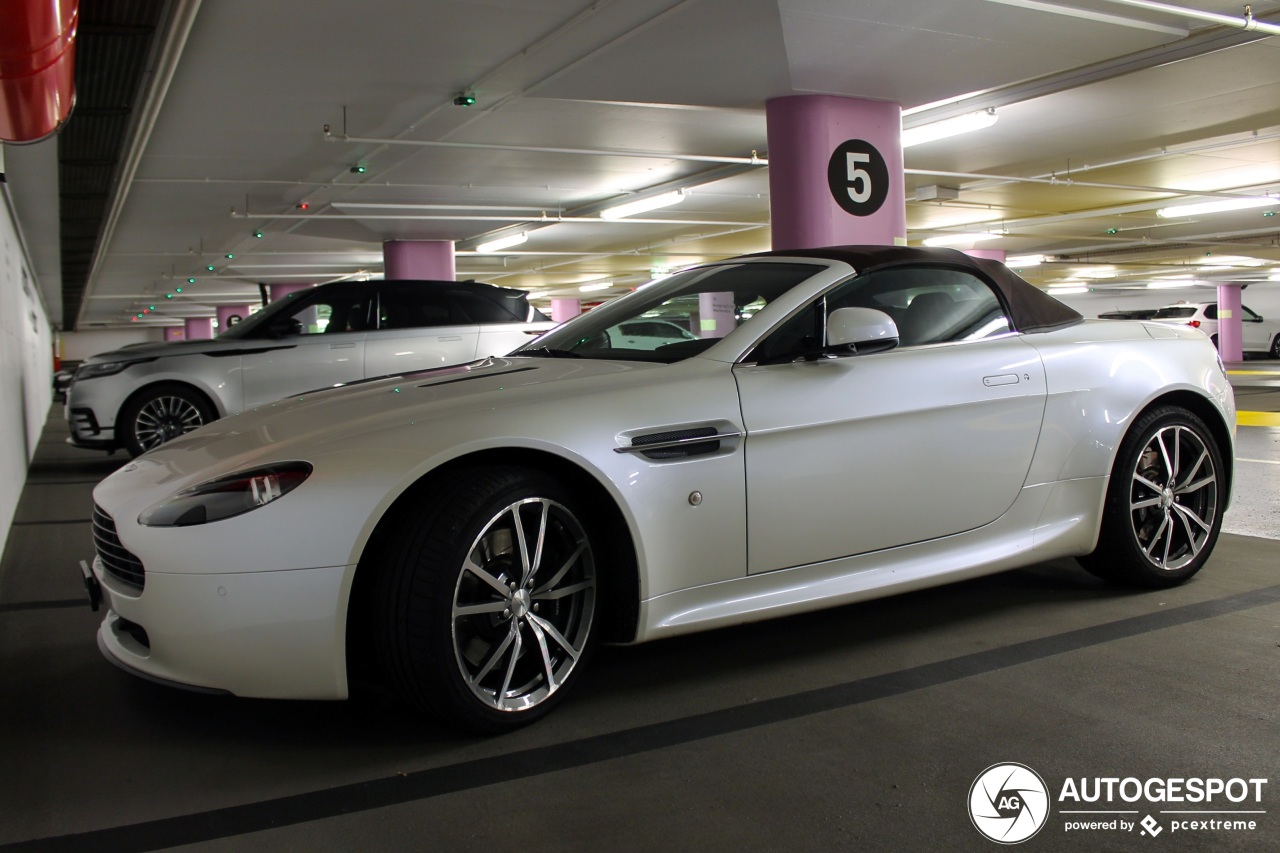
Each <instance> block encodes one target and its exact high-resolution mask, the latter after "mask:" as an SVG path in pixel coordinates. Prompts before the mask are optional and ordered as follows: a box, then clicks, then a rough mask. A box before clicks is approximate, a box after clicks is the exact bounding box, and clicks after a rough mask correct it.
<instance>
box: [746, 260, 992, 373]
mask: <svg viewBox="0 0 1280 853" xmlns="http://www.w3.org/2000/svg"><path fill="white" fill-rule="evenodd" d="M838 308H874V309H876V310H878V311H883V312H884V313H885V314H887V315H889V317H890V318H891V319H892V320H893V321H894V323H895V324H896V325H897V327H898V335H899V339H898V340H899V347H914V346H926V345H928V344H940V343H949V342H953V341H970V340H979V339H981V338H989V337H993V336H995V335H1002V334H1007V333H1008V332H1010V331H1011V330H1012V325H1011V324H1010V322H1009V318H1008V315H1007V314H1006V313H1005V310H1004V306H1003V305H1002V304H1001V302H1000V300H999V298H998V297H997V296H996V294H995V291H994V290H993V289H992V288H991V286H990V285H988V284H987V283H986V282H984V281H982V280H981V279H979V278H977V277H976V276H974V275H972V274H970V273H967V272H963V271H960V270H952V269H943V268H938V267H897V268H893V269H887V270H876V271H872V272H869V273H866V274H863V275H860V276H856V277H855V278H852V279H849V280H848V281H846V282H844V283H842V284H840V285H837V286H836V287H835V288H834V289H833V290H831V291H829V292H828V293H827V294H826V295H825V296H823V297H822V298H821V299H818V300H817V301H816V302H814V303H813V304H812V305H811V306H809V307H808V308H806V309H805V310H803V311H801V312H800V313H799V314H797V315H795V316H793V317H792V318H791V319H789V320H788V321H787V322H786V323H784V324H783V325H782V326H780V327H779V328H778V329H777V330H776V331H775V332H774V333H773V334H771V335H770V336H769V337H768V338H766V339H765V340H764V341H762V342H761V343H760V345H759V346H758V347H757V348H756V350H755V351H754V352H752V353H751V354H750V355H749V359H750V360H755V361H766V360H767V361H774V360H785V359H786V358H787V357H788V356H795V357H800V356H802V355H805V354H812V353H814V352H815V351H817V350H818V349H819V348H821V346H822V345H823V343H824V336H825V329H826V318H827V317H828V316H830V314H831V312H832V311H835V310H836V309H838Z"/></svg>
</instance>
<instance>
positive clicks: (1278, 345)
mask: <svg viewBox="0 0 1280 853" xmlns="http://www.w3.org/2000/svg"><path fill="white" fill-rule="evenodd" d="M1271 357H1272V358H1280V335H1276V336H1275V339H1274V340H1272V341H1271Z"/></svg>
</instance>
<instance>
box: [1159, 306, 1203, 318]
mask: <svg viewBox="0 0 1280 853" xmlns="http://www.w3.org/2000/svg"><path fill="white" fill-rule="evenodd" d="M1195 313H1196V309H1195V306H1194V305H1171V306H1169V307H1168V308H1161V309H1160V310H1159V311H1157V312H1156V313H1155V314H1154V315H1153V316H1152V318H1151V319H1152V320H1181V319H1182V318H1183V317H1190V316H1192V315H1193V314H1195Z"/></svg>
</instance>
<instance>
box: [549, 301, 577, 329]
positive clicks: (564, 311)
mask: <svg viewBox="0 0 1280 853" xmlns="http://www.w3.org/2000/svg"><path fill="white" fill-rule="evenodd" d="M581 313H582V302H581V301H579V300H577V299H552V300H551V319H552V320H554V321H555V322H557V323H563V322H564V321H565V320H568V319H571V318H573V317H577V316H578V315H579V314H581Z"/></svg>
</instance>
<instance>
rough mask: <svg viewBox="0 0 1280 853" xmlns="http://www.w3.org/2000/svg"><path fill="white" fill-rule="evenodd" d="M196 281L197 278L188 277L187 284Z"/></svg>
mask: <svg viewBox="0 0 1280 853" xmlns="http://www.w3.org/2000/svg"><path fill="white" fill-rule="evenodd" d="M195 283H196V280H195V278H194V277H192V278H189V279H187V284H195ZM178 289H179V290H181V289H182V288H178Z"/></svg>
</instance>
